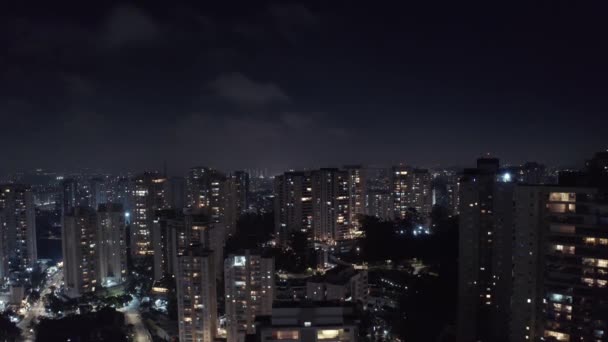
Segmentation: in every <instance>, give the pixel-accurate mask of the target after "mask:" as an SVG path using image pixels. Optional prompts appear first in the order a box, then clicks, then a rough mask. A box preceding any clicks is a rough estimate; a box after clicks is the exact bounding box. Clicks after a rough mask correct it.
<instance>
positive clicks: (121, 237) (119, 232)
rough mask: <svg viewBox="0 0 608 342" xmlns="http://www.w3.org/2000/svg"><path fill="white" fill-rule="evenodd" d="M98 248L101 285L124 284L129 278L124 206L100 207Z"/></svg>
mask: <svg viewBox="0 0 608 342" xmlns="http://www.w3.org/2000/svg"><path fill="white" fill-rule="evenodd" d="M96 246H97V255H98V260H99V261H98V263H99V265H98V272H97V273H98V278H99V281H100V282H101V285H102V286H112V285H118V284H121V283H123V282H124V281H125V280H126V278H127V235H126V225H125V212H124V210H123V208H122V205H120V204H114V203H107V204H100V205H99V206H98V210H97V243H96Z"/></svg>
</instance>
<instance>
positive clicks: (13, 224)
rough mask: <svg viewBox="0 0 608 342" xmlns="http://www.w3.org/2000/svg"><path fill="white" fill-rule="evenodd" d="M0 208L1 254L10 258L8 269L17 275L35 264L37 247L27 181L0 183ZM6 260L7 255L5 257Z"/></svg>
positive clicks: (34, 221)
mask: <svg viewBox="0 0 608 342" xmlns="http://www.w3.org/2000/svg"><path fill="white" fill-rule="evenodd" d="M0 210H1V211H2V216H3V221H4V222H3V225H4V226H3V227H2V232H1V233H2V235H3V238H2V239H3V240H4V246H5V249H4V258H8V261H9V262H10V271H11V272H13V273H14V274H15V275H17V278H18V280H19V281H22V280H23V281H24V280H26V279H25V278H27V277H21V276H19V275H20V274H22V273H23V272H25V271H27V270H28V269H29V270H31V268H32V267H33V266H34V264H35V262H36V260H37V258H38V254H37V250H36V216H35V211H34V198H33V195H32V190H31V188H30V187H29V186H26V185H16V184H7V185H0ZM4 260H6V259H4Z"/></svg>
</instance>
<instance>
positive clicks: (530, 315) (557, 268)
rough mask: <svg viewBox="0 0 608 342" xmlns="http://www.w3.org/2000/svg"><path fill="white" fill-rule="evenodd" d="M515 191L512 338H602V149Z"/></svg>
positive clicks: (605, 309) (606, 178)
mask: <svg viewBox="0 0 608 342" xmlns="http://www.w3.org/2000/svg"><path fill="white" fill-rule="evenodd" d="M587 166H588V168H587V170H586V172H584V173H578V174H574V175H564V177H561V176H560V184H559V185H548V186H532V185H520V186H518V187H517V189H516V190H515V226H514V229H515V240H514V245H515V249H514V255H513V263H514V265H513V282H514V284H513V291H514V292H513V297H512V300H511V303H512V311H513V313H512V319H511V327H510V340H511V341H526V340H529V341H539V340H544V341H569V342H572V341H605V340H606V338H607V336H608V315H607V313H608V205H607V204H606V203H608V153H598V154H597V155H596V157H595V158H594V159H592V160H591V161H589V162H588V164H587Z"/></svg>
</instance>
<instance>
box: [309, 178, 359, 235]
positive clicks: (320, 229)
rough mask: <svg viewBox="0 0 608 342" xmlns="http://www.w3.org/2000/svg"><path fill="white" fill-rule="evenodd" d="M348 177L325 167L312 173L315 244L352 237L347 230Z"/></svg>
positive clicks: (348, 210) (348, 226)
mask: <svg viewBox="0 0 608 342" xmlns="http://www.w3.org/2000/svg"><path fill="white" fill-rule="evenodd" d="M348 179H349V176H348V173H347V172H346V171H342V170H338V169H332V168H324V169H320V170H318V171H314V172H313V173H312V199H313V205H312V209H313V231H314V239H315V240H317V241H337V240H345V239H351V238H353V235H352V232H351V230H350V228H351V226H350V221H349V220H350V208H349V182H348Z"/></svg>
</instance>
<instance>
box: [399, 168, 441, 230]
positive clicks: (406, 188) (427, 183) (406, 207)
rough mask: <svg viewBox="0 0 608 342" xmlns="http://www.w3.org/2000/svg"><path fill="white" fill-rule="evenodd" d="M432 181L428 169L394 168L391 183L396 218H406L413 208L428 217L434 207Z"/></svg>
mask: <svg viewBox="0 0 608 342" xmlns="http://www.w3.org/2000/svg"><path fill="white" fill-rule="evenodd" d="M431 181H432V177H431V174H430V173H429V171H428V170H426V169H412V168H410V167H406V166H394V167H393V170H392V181H391V184H392V195H393V209H394V217H395V218H397V219H404V218H406V217H407V216H408V214H409V212H410V209H411V208H413V209H415V210H416V211H417V212H418V213H420V214H422V215H423V216H424V217H427V216H428V215H429V214H430V213H431V210H432V207H433V196H432V195H433V193H432V186H431Z"/></svg>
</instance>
